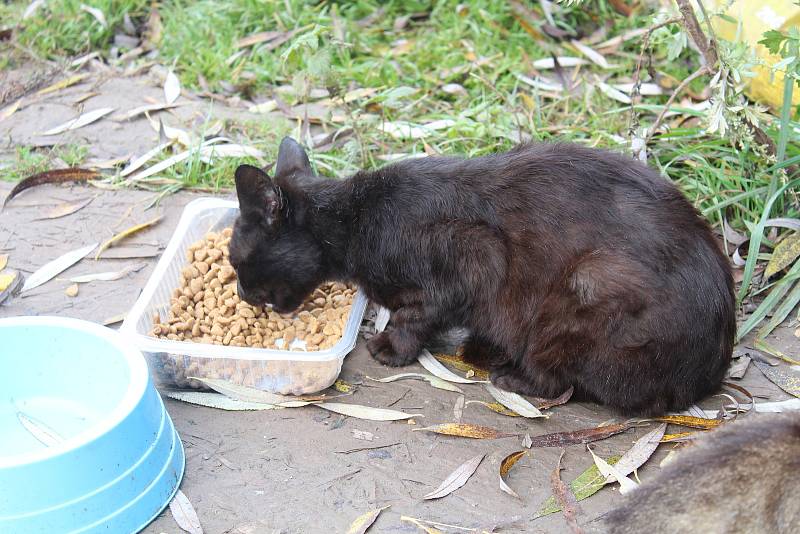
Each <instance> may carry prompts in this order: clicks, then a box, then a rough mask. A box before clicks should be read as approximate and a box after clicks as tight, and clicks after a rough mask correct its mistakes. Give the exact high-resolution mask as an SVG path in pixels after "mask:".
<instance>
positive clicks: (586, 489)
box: [532, 456, 619, 519]
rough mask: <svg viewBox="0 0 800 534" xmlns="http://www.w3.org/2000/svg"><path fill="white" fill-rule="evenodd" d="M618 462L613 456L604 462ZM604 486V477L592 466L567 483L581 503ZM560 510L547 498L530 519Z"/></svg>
mask: <svg viewBox="0 0 800 534" xmlns="http://www.w3.org/2000/svg"><path fill="white" fill-rule="evenodd" d="M618 460H619V456H614V457H611V458H609V459H607V460H606V462H607V463H608V464H610V465H614V464H616V463H617V461H618ZM605 485H606V477H604V476H603V475H602V474H601V473H600V470H598V469H597V466H596V465H594V464H592V466H591V467H589V468H588V469H587V470H586V471H584V472H583V473H581V474H580V475H579V476H578V477H577V478H576V479H575V480H573V481H572V482H570V483H569V489H570V490H572V493H573V494H574V495H575V500H576V501H582V500H584V499H586V498H588V497H591V496H592V495H594V494H595V493H597V492H598V491H599V490H600V489H602V488H603V486H605ZM560 510H561V507H560V506H559V505H558V504H557V503H556V499H555V497H552V496H551V497H549V498H547V499H546V500H545V501H544V502H543V503H542V505H541V507H540V508H539V510H538V511H537V512H536V513H535V514H534V515H533V518H532V519H537V518H539V517H542V516H545V515H549V514H553V513H556V512H558V511H560Z"/></svg>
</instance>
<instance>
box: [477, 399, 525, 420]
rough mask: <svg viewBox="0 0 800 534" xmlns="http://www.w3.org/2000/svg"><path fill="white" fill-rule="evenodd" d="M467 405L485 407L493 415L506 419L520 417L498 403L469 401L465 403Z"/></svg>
mask: <svg viewBox="0 0 800 534" xmlns="http://www.w3.org/2000/svg"><path fill="white" fill-rule="evenodd" d="M467 404H480V405H482V406H486V407H487V408H489V409H490V410H492V411H493V412H495V413H499V414H500V415H505V416H507V417H522V416H521V415H520V414H518V413H517V412H515V411H513V410H509V409H508V408H506V407H505V406H503V405H502V404H500V403H499V402H485V401H479V400H471V401H467Z"/></svg>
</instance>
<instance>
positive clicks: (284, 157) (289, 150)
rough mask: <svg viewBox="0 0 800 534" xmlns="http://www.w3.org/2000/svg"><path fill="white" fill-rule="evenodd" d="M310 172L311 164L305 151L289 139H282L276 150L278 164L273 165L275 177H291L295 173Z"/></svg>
mask: <svg viewBox="0 0 800 534" xmlns="http://www.w3.org/2000/svg"><path fill="white" fill-rule="evenodd" d="M308 172H311V163H309V161H308V156H307V155H306V151H305V150H303V147H301V146H300V144H299V143H298V142H297V141H295V140H294V139H292V138H291V137H284V138H283V141H281V146H280V148H278V162H277V163H276V164H275V176H281V177H282V176H291V175H292V174H295V173H308Z"/></svg>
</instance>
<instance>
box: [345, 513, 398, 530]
mask: <svg viewBox="0 0 800 534" xmlns="http://www.w3.org/2000/svg"><path fill="white" fill-rule="evenodd" d="M387 508H389V507H388V506H384V507H383V508H376V509H375V510H370V511H369V512H367V513H365V514H363V515H360V516H358V517H357V518H356V520H355V521H353V523H352V524H351V525H350V528H349V529H347V534H364V533H365V532H366V531H367V530H369V527H371V526H372V524H373V523H374V522H375V520H376V519H378V516H379V515H380V514H381V512H383V511H384V510H386V509H387Z"/></svg>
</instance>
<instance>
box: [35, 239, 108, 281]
mask: <svg viewBox="0 0 800 534" xmlns="http://www.w3.org/2000/svg"><path fill="white" fill-rule="evenodd" d="M96 247H97V243H92V244H91V245H88V246H85V247H81V248H79V249H75V250H72V251H70V252H67V253H66V254H62V255H61V256H59V257H58V258H56V259H54V260H53V261H51V262H48V263H46V264H44V265H42V266H41V267H40V268H39V269H37V270H36V272H35V273H33V274H32V275H30V276H29V277H28V279H27V280H26V281H25V285H24V286H22V291H29V290H31V289H33V288H35V287H39V286H40V285H42V284H44V283H45V282H47V281H49V280H51V279H52V278H53V277H54V276H56V275H58V274H60V273H62V272H64V271H66V270H67V269H69V268H70V267H72V266H73V265H75V264H76V263H78V262H79V261H81V260H82V259H83V257H84V256H86V255H87V254H89V253H90V252H91V251H93V250H94V249H95V248H96Z"/></svg>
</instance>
